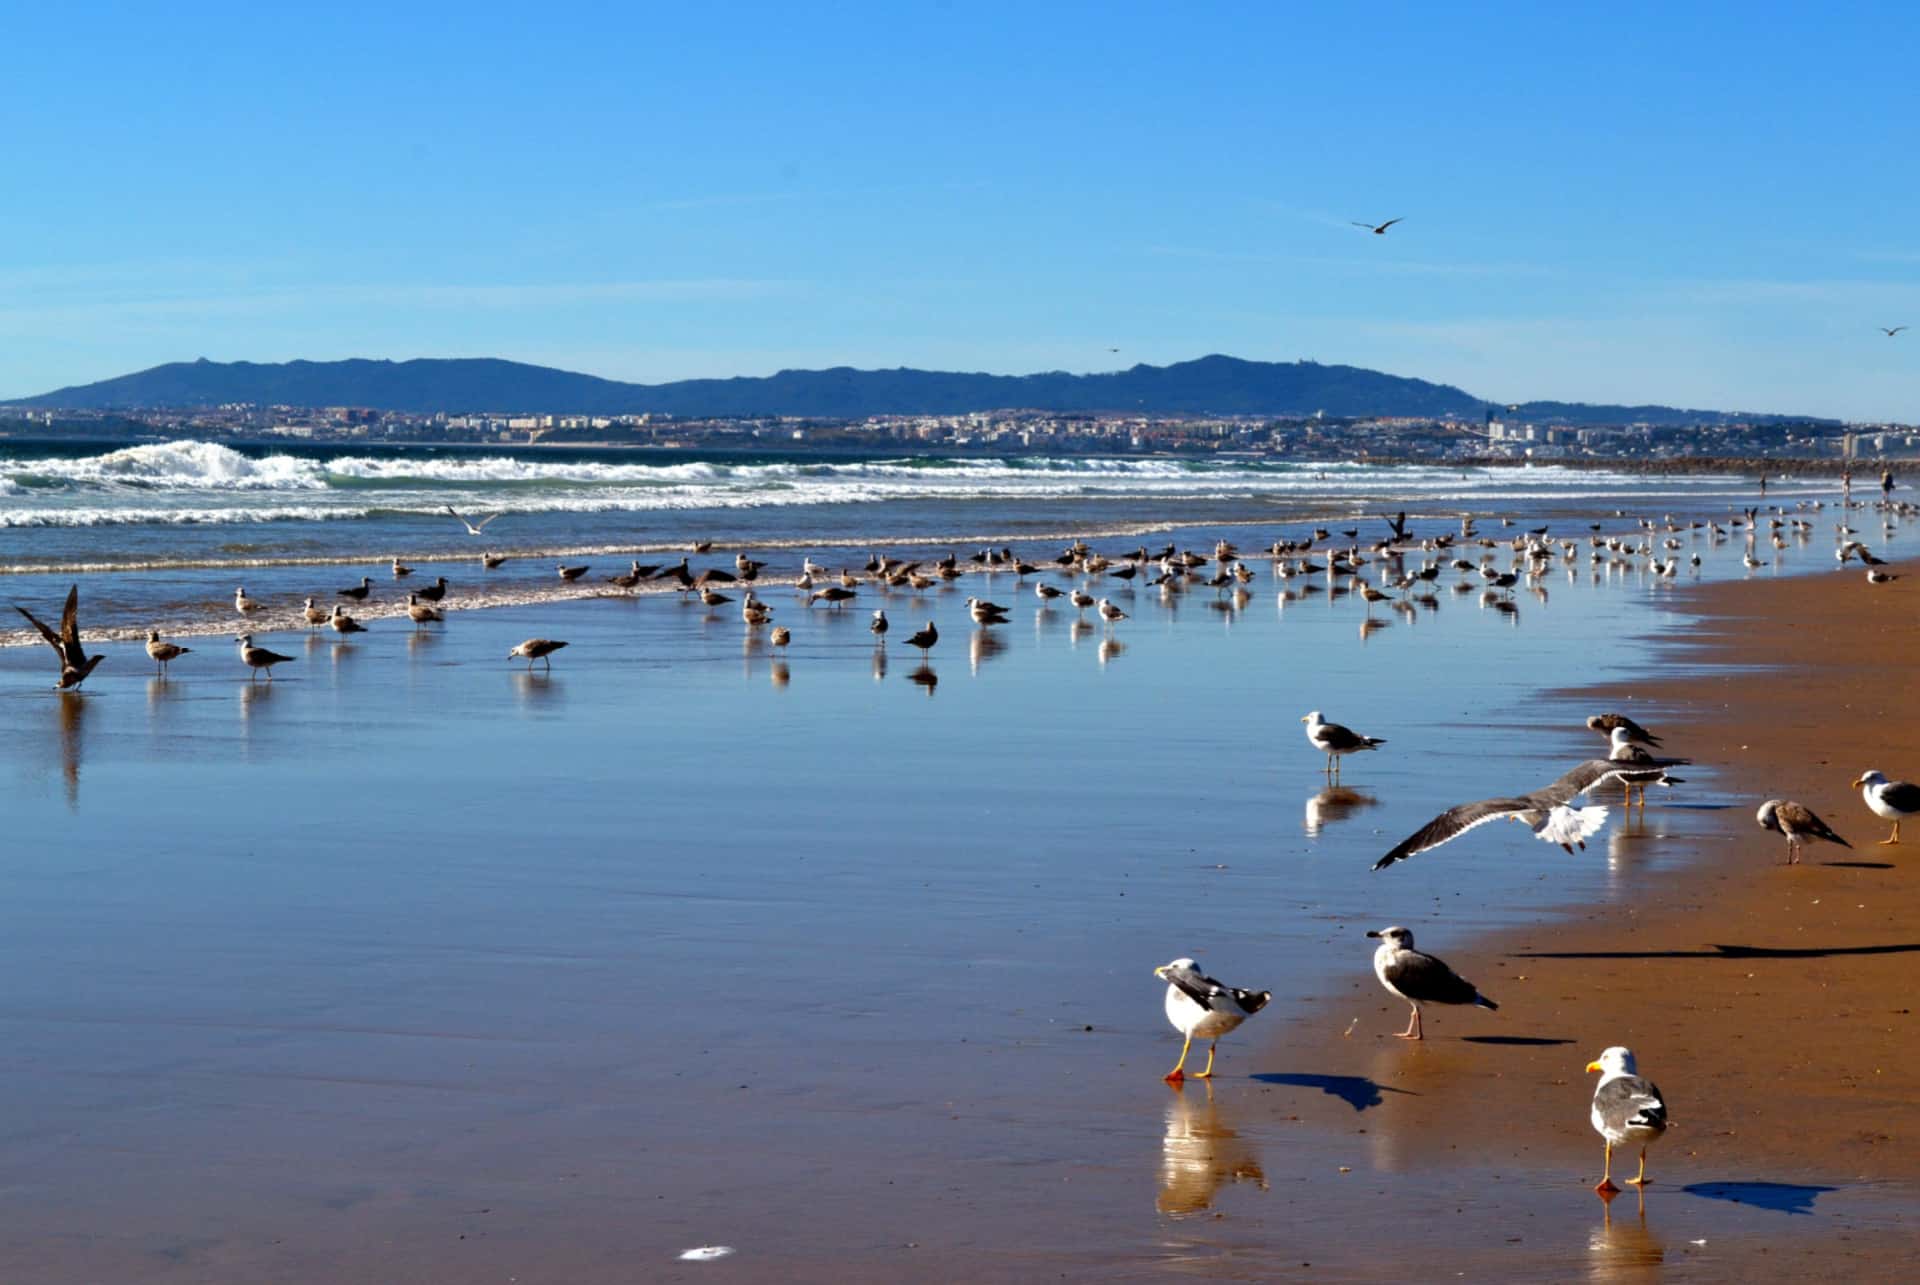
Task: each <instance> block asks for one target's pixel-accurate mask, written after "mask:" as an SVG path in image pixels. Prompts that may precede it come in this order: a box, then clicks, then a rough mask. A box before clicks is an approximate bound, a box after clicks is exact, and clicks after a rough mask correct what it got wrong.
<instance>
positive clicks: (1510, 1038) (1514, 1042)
mask: <svg viewBox="0 0 1920 1285" xmlns="http://www.w3.org/2000/svg"><path fill="white" fill-rule="evenodd" d="M1460 1042H1461V1043H1463V1044H1496V1045H1499V1046H1500V1047H1501V1048H1510V1049H1512V1048H1520V1049H1543V1048H1551V1047H1553V1046H1554V1045H1556V1044H1571V1043H1573V1041H1572V1040H1561V1039H1553V1038H1550V1037H1548V1036H1544V1035H1462V1036H1461V1037H1460Z"/></svg>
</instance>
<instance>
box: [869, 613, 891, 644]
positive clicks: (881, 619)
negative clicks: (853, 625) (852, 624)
mask: <svg viewBox="0 0 1920 1285" xmlns="http://www.w3.org/2000/svg"><path fill="white" fill-rule="evenodd" d="M867 632H868V633H870V634H872V635H873V636H874V637H875V638H876V639H878V640H879V642H880V645H881V646H883V647H884V646H885V645H886V642H887V613H886V612H884V611H876V612H874V613H873V619H872V620H869V621H868V622H867Z"/></svg>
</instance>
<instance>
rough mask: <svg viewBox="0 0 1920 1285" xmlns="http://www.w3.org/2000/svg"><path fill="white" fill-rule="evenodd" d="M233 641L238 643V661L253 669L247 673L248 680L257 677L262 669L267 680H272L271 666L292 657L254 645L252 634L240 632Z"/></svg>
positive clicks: (283, 662) (281, 663)
mask: <svg viewBox="0 0 1920 1285" xmlns="http://www.w3.org/2000/svg"><path fill="white" fill-rule="evenodd" d="M235 641H236V642H238V643H239V644H240V663H241V664H243V665H245V666H246V667H247V668H248V669H250V670H252V671H253V672H252V673H251V674H248V675H247V681H248V682H252V681H253V680H254V679H256V678H258V677H259V676H260V671H261V670H263V669H264V670H266V671H267V681H268V682H272V681H273V667H274V666H275V665H283V664H285V663H286V662H287V661H290V660H292V659H293V657H291V656H282V655H281V654H280V653H279V652H277V651H268V650H267V649H266V648H265V647H256V646H254V645H253V635H252V634H241V635H240V637H239V638H237V639H235Z"/></svg>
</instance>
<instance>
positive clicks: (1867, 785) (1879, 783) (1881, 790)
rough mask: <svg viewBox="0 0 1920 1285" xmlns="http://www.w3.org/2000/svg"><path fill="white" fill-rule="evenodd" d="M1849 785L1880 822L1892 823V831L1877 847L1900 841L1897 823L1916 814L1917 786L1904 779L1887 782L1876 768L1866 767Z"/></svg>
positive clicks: (1918, 811) (1919, 812)
mask: <svg viewBox="0 0 1920 1285" xmlns="http://www.w3.org/2000/svg"><path fill="white" fill-rule="evenodd" d="M1853 788H1854V789H1856V790H1858V791H1860V798H1861V800H1862V801H1863V802H1865V803H1866V805H1867V809H1868V810H1869V811H1870V812H1872V813H1873V814H1874V815H1875V816H1877V817H1879V818H1881V819H1882V820H1884V821H1891V822H1893V833H1892V834H1890V835H1888V836H1887V837H1886V838H1884V839H1882V840H1880V846H1881V847H1883V848H1884V847H1887V846H1888V845H1890V844H1896V843H1898V842H1900V823H1901V822H1902V821H1904V820H1905V819H1906V818H1908V817H1910V816H1920V785H1913V784H1911V783H1910V782H1907V781H1889V780H1888V779H1887V778H1886V777H1885V776H1884V775H1882V774H1881V773H1880V772H1879V770H1878V769H1875V768H1868V769H1867V770H1866V771H1864V772H1862V773H1861V774H1860V776H1859V779H1858V780H1856V781H1854V783H1853Z"/></svg>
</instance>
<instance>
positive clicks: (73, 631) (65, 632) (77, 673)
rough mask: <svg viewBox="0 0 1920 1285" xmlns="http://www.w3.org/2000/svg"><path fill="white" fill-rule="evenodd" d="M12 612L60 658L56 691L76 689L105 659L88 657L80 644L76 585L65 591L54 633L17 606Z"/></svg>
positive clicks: (78, 601)
mask: <svg viewBox="0 0 1920 1285" xmlns="http://www.w3.org/2000/svg"><path fill="white" fill-rule="evenodd" d="M13 609H14V610H15V611H17V612H19V613H20V614H21V615H23V616H25V617H26V618H27V623H28V624H30V625H32V626H33V627H34V628H35V629H36V630H38V631H39V633H40V636H41V637H42V638H44V639H46V640H47V645H48V646H49V647H51V648H53V650H54V651H55V653H57V654H58V655H59V657H60V681H59V682H58V683H57V684H55V690H56V691H63V690H65V689H66V688H69V687H78V686H80V684H82V683H84V682H86V681H87V675H88V674H91V673H92V672H93V668H94V666H95V665H98V664H99V663H100V662H101V661H103V660H105V659H106V657H104V656H89V655H87V652H86V649H85V648H84V647H82V646H81V645H80V586H79V585H74V586H72V587H71V588H69V589H68V590H67V605H66V606H65V607H63V608H61V610H60V632H59V633H55V632H54V631H53V630H51V629H49V628H47V627H46V625H44V624H43V623H41V621H40V618H39V617H38V616H36V615H34V614H33V613H32V612H31V611H28V610H27V609H26V608H25V607H22V606H20V605H19V604H18V603H16V604H14V608H13Z"/></svg>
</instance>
